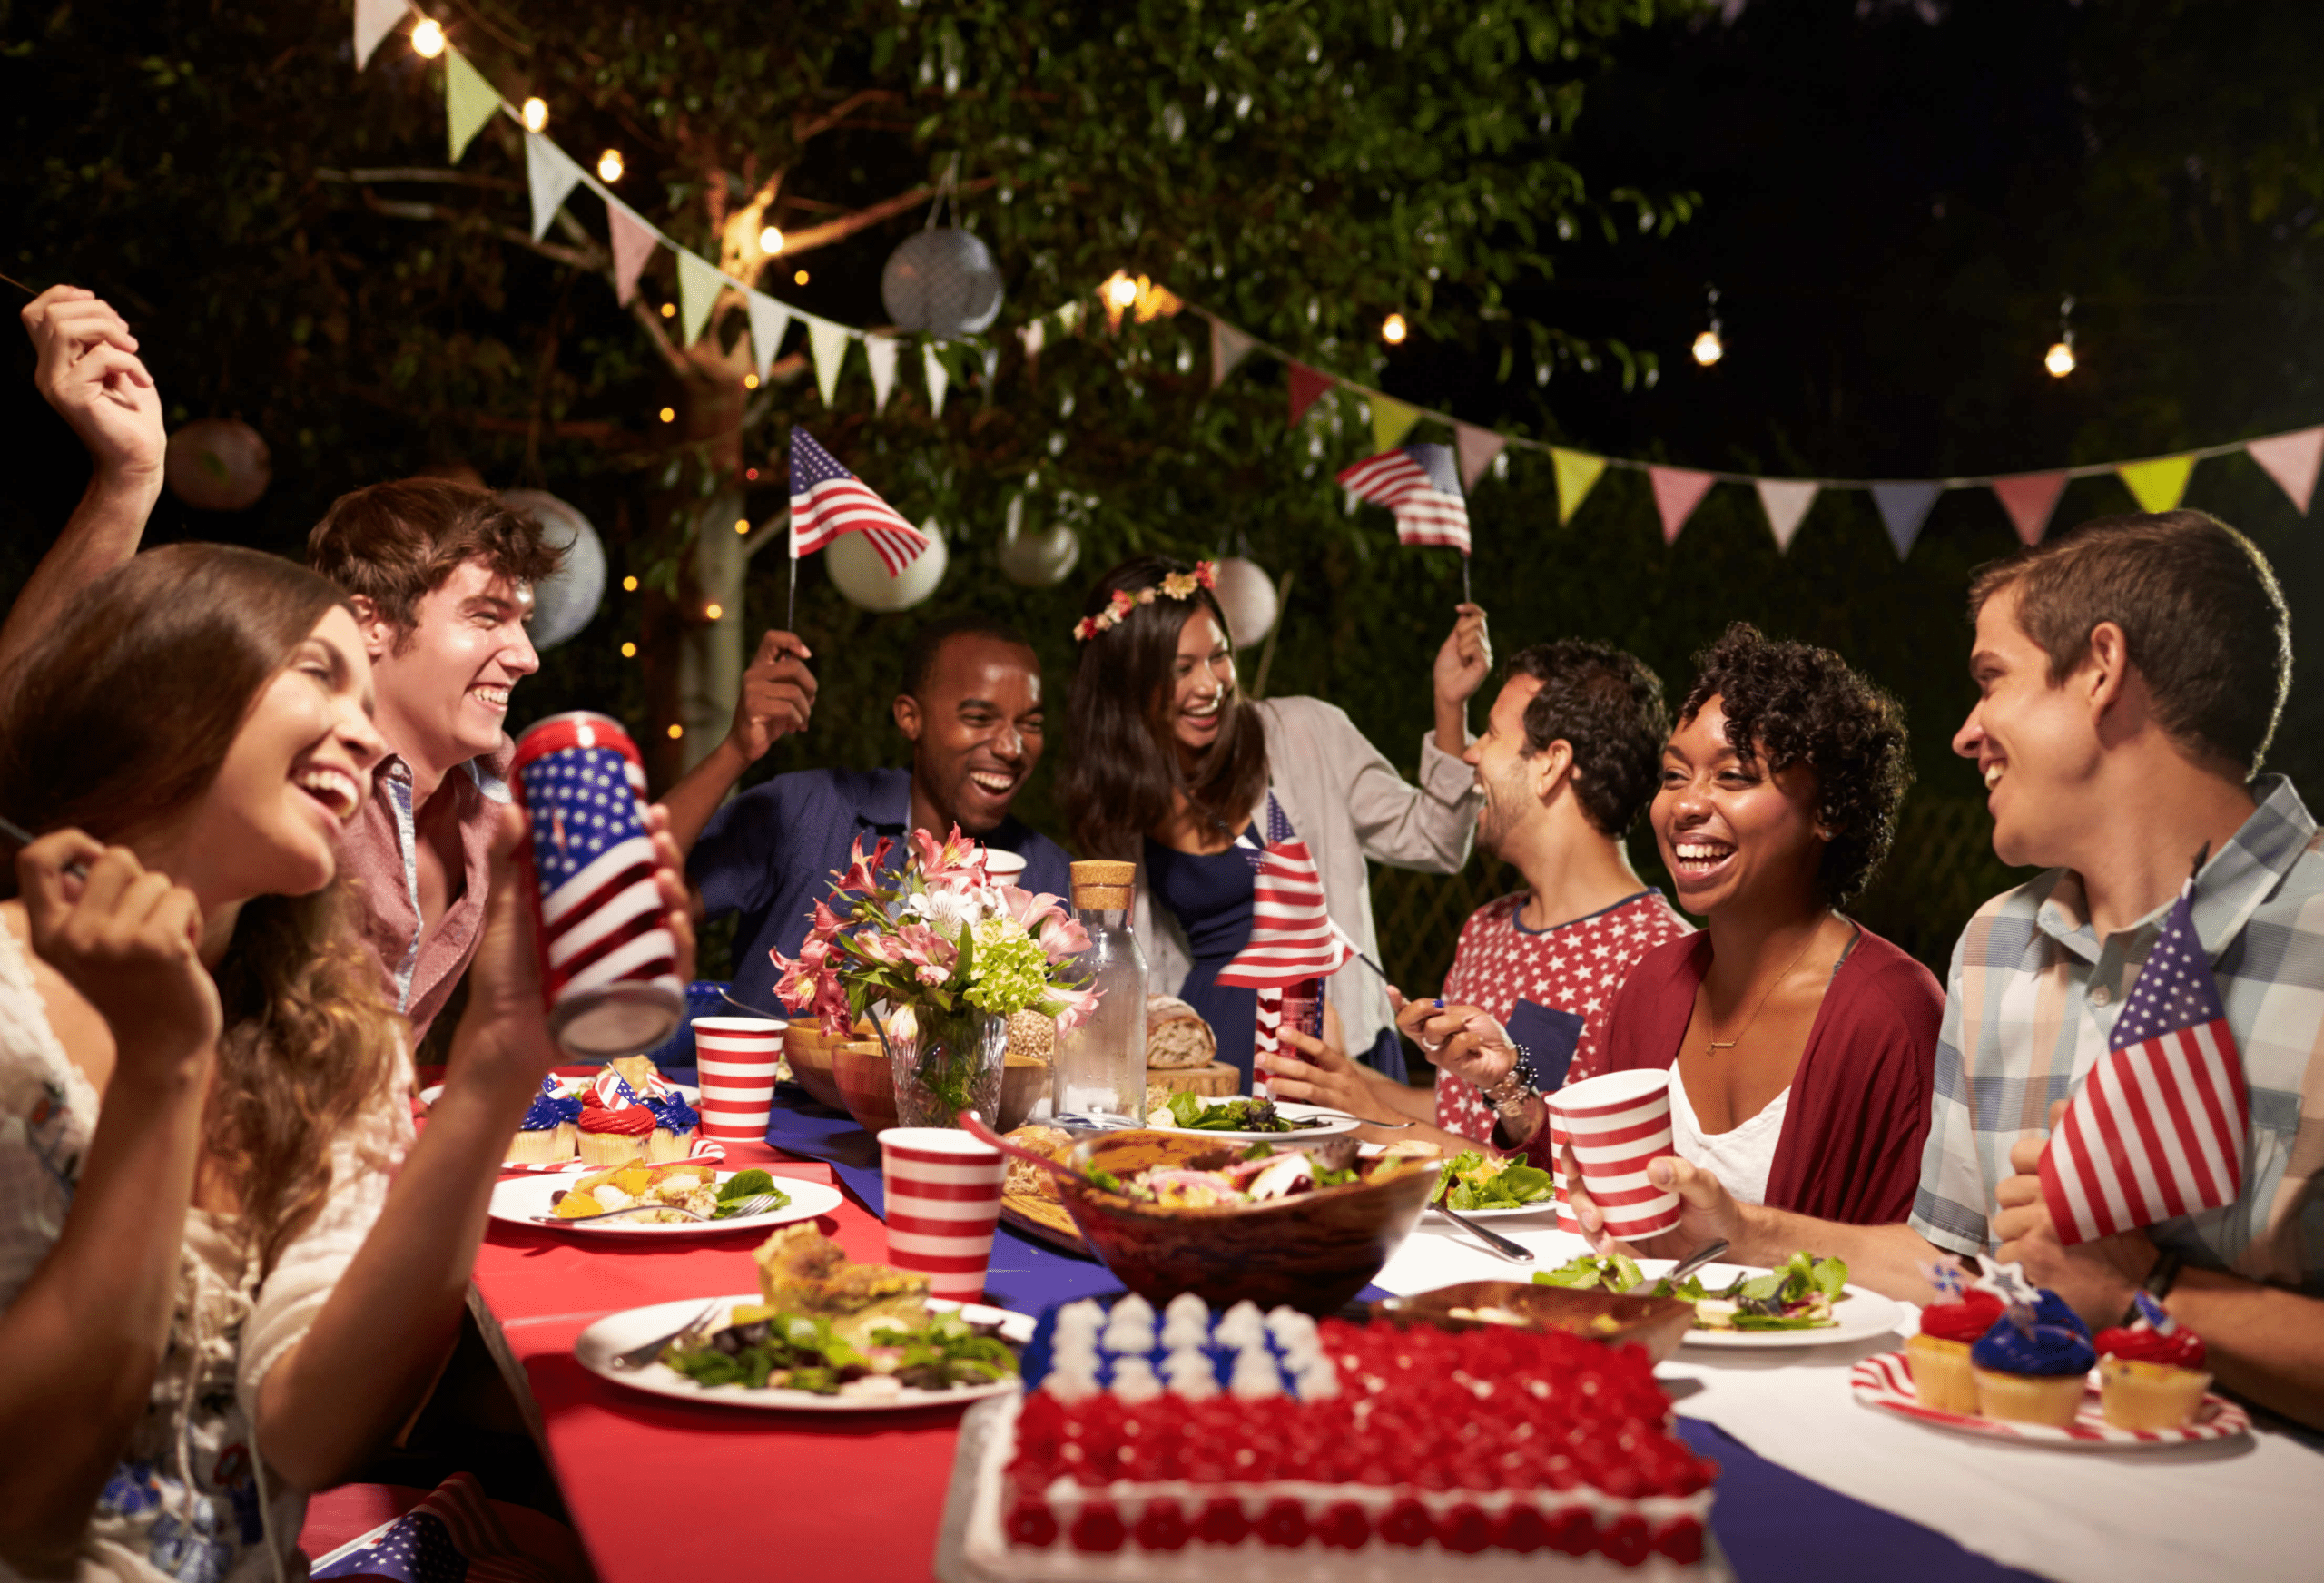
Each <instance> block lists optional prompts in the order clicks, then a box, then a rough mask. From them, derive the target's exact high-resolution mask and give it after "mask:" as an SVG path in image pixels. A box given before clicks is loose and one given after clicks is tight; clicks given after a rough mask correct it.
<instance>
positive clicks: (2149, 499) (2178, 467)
mask: <svg viewBox="0 0 2324 1583" xmlns="http://www.w3.org/2000/svg"><path fill="white" fill-rule="evenodd" d="M2194 471H2195V458H2194V457H2156V458H2155V459H2154V460H2152V461H2151V462H2123V463H2122V464H2120V465H2119V466H2117V467H2115V469H2114V473H2115V476H2116V477H2119V478H2121V479H2122V482H2123V484H2125V485H2126V486H2128V487H2129V488H2130V491H2131V497H2132V499H2134V500H2136V501H2137V502H2138V503H2139V509H2140V510H2142V511H2176V510H2177V509H2178V508H2179V501H2180V498H2181V497H2182V496H2184V495H2185V494H2186V493H2187V480H2188V478H2189V477H2191V476H2193V474H2194Z"/></svg>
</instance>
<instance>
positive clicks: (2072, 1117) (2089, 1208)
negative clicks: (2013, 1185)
mask: <svg viewBox="0 0 2324 1583" xmlns="http://www.w3.org/2000/svg"><path fill="white" fill-rule="evenodd" d="M2193 892H2194V881H2193V880H2188V882H2187V888H2186V890H2182V891H2181V892H2180V895H2179V900H2177V901H2175V902H2173V903H2171V910H2170V911H2169V912H2168V913H2166V914H2165V915H2164V916H2163V920H2162V932H2161V933H2160V934H2159V935H2157V936H2156V938H2155V942H2154V950H2153V953H2152V955H2150V956H2149V957H2148V958H2147V959H2146V965H2145V966H2144V967H2143V968H2140V969H2139V977H2138V982H2137V983H2136V984H2134V985H2132V987H2131V995H2130V998H2129V999H2128V1000H2126V1001H2124V1002H2123V1003H2122V1016H2121V1017H2120V1018H2118V1019H2117V1020H2116V1021H2115V1024H2114V1036H2113V1037H2112V1040H2110V1041H2109V1045H2110V1047H2109V1048H2108V1049H2107V1051H2106V1053H2105V1054H2104V1055H2102V1056H2101V1057H2099V1058H2098V1061H2097V1064H2096V1065H2095V1066H2093V1067H2091V1069H2090V1072H2089V1074H2088V1076H2086V1077H2083V1080H2082V1086H2081V1088H2080V1089H2079V1090H2077V1091H2076V1092H2075V1094H2074V1096H2073V1099H2072V1100H2071V1101H2070V1102H2068V1104H2067V1106H2066V1110H2065V1115H2064V1116H2063V1117H2062V1118H2061V1119H2060V1120H2059V1123H2058V1129H2057V1131H2056V1132H2054V1133H2053V1134H2052V1135H2051V1136H2050V1141H2049V1143H2048V1144H2047V1145H2044V1147H2043V1150H2042V1165H2041V1175H2042V1197H2043V1202H2044V1203H2046V1204H2048V1205H2049V1209H2050V1219H2051V1221H2052V1222H2053V1224H2055V1225H2056V1227H2057V1233H2058V1240H2059V1241H2060V1242H2062V1243H2065V1244H2069V1245H2071V1244H2075V1243H2082V1242H2088V1241H2089V1240H2090V1239H2092V1238H2093V1237H2101V1236H2107V1235H2111V1234H2113V1233H2115V1232H2122V1231H2134V1230H2136V1229H2137V1228H2139V1227H2141V1226H2147V1225H2152V1224H2154V1223H2155V1222H2157V1221H2159V1220H2170V1219H2173V1218H2176V1217H2177V1216H2180V1215H2182V1214H2199V1213H2201V1211H2203V1210H2206V1209H2217V1208H2219V1207H2220V1206H2221V1205H2222V1204H2232V1203H2234V1202H2235V1200H2236V1197H2237V1196H2238V1195H2240V1193H2241V1192H2242V1190H2243V1136H2244V1129H2245V1126H2246V1117H2247V1116H2248V1115H2249V1114H2250V1104H2249V1101H2248V1099H2247V1097H2246V1096H2245V1093H2244V1087H2243V1059H2242V1057H2241V1055H2240V1053H2239V1052H2238V1051H2237V1049H2236V1047H2235V1036H2234V1035H2233V1034H2232V1033H2230V1032H2229V1030H2228V1026H2227V1010H2226V1008H2225V1007H2224V1006H2223V1005H2222V1004H2221V1000H2220V998H2219V985H2218V984H2217V983H2216V982H2215V981H2214V980H2213V979H2212V978H2211V962H2210V959H2208V958H2207V957H2206V956H2205V955H2204V954H2203V944H2202V941H2201V939H2198V938H2197V937H2196V934H2195V915H2194V909H2193V904H2192V900H2191V898H2192V896H2193Z"/></svg>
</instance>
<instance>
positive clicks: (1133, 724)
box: [1058, 556, 1492, 1083]
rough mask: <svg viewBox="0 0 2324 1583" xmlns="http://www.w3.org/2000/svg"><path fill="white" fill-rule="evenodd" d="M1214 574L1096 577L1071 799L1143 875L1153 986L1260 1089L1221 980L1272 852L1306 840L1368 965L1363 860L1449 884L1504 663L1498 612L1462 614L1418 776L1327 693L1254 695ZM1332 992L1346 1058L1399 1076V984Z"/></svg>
mask: <svg viewBox="0 0 2324 1583" xmlns="http://www.w3.org/2000/svg"><path fill="white" fill-rule="evenodd" d="M1211 586H1212V576H1211V567H1210V563H1209V562H1207V561H1203V562H1197V563H1196V564H1195V565H1187V564H1186V563H1185V562H1183V561H1179V560H1175V559H1173V558H1171V557H1169V556H1140V557H1139V558H1137V559H1136V560H1132V561H1128V562H1125V563H1124V564H1122V565H1118V566H1116V567H1115V568H1114V569H1113V570H1112V571H1110V572H1108V573H1107V574H1106V575H1105V576H1104V577H1103V578H1101V579H1100V580H1099V581H1098V585H1097V587H1096V588H1095V589H1093V590H1092V591H1091V593H1090V596H1089V599H1088V603H1087V604H1086V605H1085V606H1084V608H1085V609H1086V610H1087V611H1088V615H1085V616H1084V618H1083V619H1082V621H1081V622H1080V624H1078V626H1076V627H1075V628H1074V635H1075V637H1076V638H1078V640H1079V641H1080V648H1081V657H1080V664H1079V668H1078V670H1076V672H1075V673H1074V678H1073V691H1072V695H1071V697H1070V699H1069V700H1068V704H1067V711H1066V716H1067V720H1068V734H1067V752H1066V761H1065V768H1064V770H1063V772H1062V773H1061V774H1060V776H1059V785H1058V797H1059V802H1060V804H1061V805H1062V806H1063V808H1064V811H1065V813H1066V816H1067V818H1068V820H1070V821H1072V825H1073V831H1074V835H1075V838H1076V840H1077V841H1078V842H1079V844H1080V847H1081V850H1083V851H1084V852H1085V853H1088V855H1090V856H1093V857H1108V858H1115V859H1124V860H1133V861H1135V862H1137V865H1138V873H1137V919H1136V922H1137V931H1138V935H1139V938H1140V939H1141V940H1142V941H1143V942H1144V944H1145V947H1146V952H1147V961H1148V962H1149V963H1150V964H1151V968H1152V978H1151V982H1152V984H1153V986H1154V988H1156V989H1157V990H1165V989H1167V990H1168V991H1169V992H1171V993H1174V994H1176V995H1177V996H1178V997H1180V998H1182V999H1185V1000H1187V1001H1188V1002H1190V1003H1191V1004H1192V1005H1193V1006H1194V1007H1195V1008H1196V1010H1198V1011H1200V1012H1201V1013H1202V1014H1203V1016H1204V1017H1205V1018H1206V1019H1208V1021H1209V1022H1210V1025H1211V1027H1212V1029H1213V1030H1214V1031H1215V1032H1216V1035H1217V1037H1218V1058H1219V1059H1220V1060H1222V1061H1226V1062H1229V1063H1231V1064H1232V1065H1233V1066H1234V1067H1236V1070H1237V1071H1239V1072H1240V1073H1242V1075H1243V1077H1244V1078H1245V1079H1246V1083H1247V1080H1248V1078H1249V1077H1250V1075H1251V1042H1252V1033H1253V1030H1254V1027H1255V1022H1256V1012H1257V1004H1256V992H1255V991H1253V990H1250V989H1241V988H1232V987H1228V986H1223V985H1220V984H1218V983H1216V976H1217V973H1218V970H1219V969H1220V968H1224V967H1225V966H1226V964H1227V962H1229V961H1230V960H1232V959H1233V958H1234V957H1235V955H1236V952H1238V951H1239V950H1241V949H1243V947H1244V945H1245V944H1246V942H1247V941H1248V940H1249V939H1250V934H1251V917H1252V892H1253V881H1254V880H1255V878H1256V870H1257V864H1258V860H1259V856H1260V853H1261V851H1262V850H1263V849H1264V848H1265V845H1266V844H1267V843H1268V842H1270V841H1285V840H1289V839H1291V838H1293V837H1294V836H1296V837H1297V838H1298V839H1300V840H1302V841H1305V843H1306V845H1307V850H1308V851H1309V853H1310V854H1311V855H1312V856H1313V857H1314V859H1315V867H1316V870H1317V872H1318V873H1319V874H1320V875H1321V877H1322V879H1323V881H1324V905H1325V908H1326V909H1327V910H1328V911H1329V912H1330V914H1331V917H1332V921H1333V922H1334V924H1336V925H1337V926H1338V927H1339V929H1340V930H1341V932H1342V933H1344V935H1345V936H1346V937H1347V939H1349V940H1350V941H1352V942H1353V943H1354V946H1355V947H1356V949H1358V950H1361V951H1362V952H1364V954H1365V955H1366V956H1368V957H1370V958H1372V959H1374V960H1375V961H1376V960H1378V959H1379V954H1380V949H1379V944H1378V940H1377V937H1376V935H1375V933H1374V929H1373V925H1372V890H1371V885H1370V876H1369V874H1368V872H1367V870H1366V869H1365V862H1366V860H1375V861H1379V862H1384V863H1393V864H1394V865H1395V866H1397V867H1399V868H1405V869H1419V870H1425V871H1427V872H1430V873H1438V874H1449V873H1452V872H1454V871H1456V870H1458V869H1459V868H1460V867H1461V865H1462V863H1464V862H1466V861H1467V860H1468V857H1469V844H1470V841H1471V840H1472V838H1473V837H1474V835H1475V832H1476V816H1477V806H1478V793H1477V790H1476V778H1475V776H1474V775H1473V774H1472V772H1471V771H1470V769H1469V766H1468V765H1467V764H1465V763H1463V762H1462V761H1461V756H1460V755H1461V753H1462V750H1463V749H1465V748H1466V747H1467V745H1468V723H1467V713H1468V700H1469V698H1470V696H1471V695H1472V693H1475V692H1476V690H1477V688H1478V687H1479V686H1480V685H1481V684H1482V683H1483V681H1484V678H1485V674H1486V672H1487V671H1488V670H1489V669H1490V668H1491V666H1492V649H1491V645H1490V644H1489V642H1488V640H1487V638H1486V634H1485V615H1484V612H1483V611H1482V610H1481V609H1479V608H1478V607H1477V606H1475V605H1461V606H1460V607H1459V618H1458V620H1457V621H1456V623H1455V624H1454V625H1453V628H1452V634H1451V635H1450V636H1448V637H1447V638H1446V639H1445V640H1444V643H1443V647H1441V648H1440V649H1439V650H1438V651H1437V654H1436V664H1435V670H1434V680H1435V688H1436V723H1435V729H1434V730H1433V732H1432V733H1429V734H1428V735H1427V736H1424V737H1423V739H1422V742H1421V762H1420V784H1419V785H1417V786H1415V785H1413V784H1411V783H1410V782H1406V781H1405V780H1404V779H1403V776H1401V775H1400V774H1398V773H1397V772H1396V770H1395V767H1394V766H1393V765H1392V764H1391V763H1390V762H1388V760H1387V758H1386V757H1385V756H1384V755H1383V754H1382V753H1381V752H1380V751H1379V750H1378V749H1377V748H1375V747H1374V746H1373V745H1372V744H1371V742H1367V741H1366V740H1365V739H1364V734H1363V733H1361V732H1359V731H1357V730H1356V728H1355V725H1354V723H1353V722H1352V721H1350V720H1349V719H1348V717H1347V715H1346V714H1345V713H1343V712H1342V711H1341V710H1339V709H1337V708H1335V707H1334V706H1333V705H1331V704H1329V703H1324V701H1323V700H1321V699H1318V698H1270V699H1267V700H1265V701H1263V702H1262V701H1255V700H1251V699H1246V698H1245V697H1243V696H1242V694H1241V693H1240V692H1239V691H1238V689H1237V687H1236V674H1235V647H1234V643H1233V640H1232V639H1231V638H1230V637H1229V636H1228V635H1227V630H1226V615H1225V613H1224V612H1223V611H1222V610H1221V609H1220V608H1219V605H1218V601H1217V599H1216V596H1215V595H1213V593H1212V592H1211ZM1328 996H1329V999H1330V1002H1331V1004H1332V1005H1333V1006H1334V1008H1337V1010H1338V1013H1339V1019H1340V1024H1341V1027H1342V1028H1343V1030H1344V1035H1345V1038H1346V1047H1347V1048H1348V1049H1349V1050H1351V1051H1353V1052H1356V1053H1358V1054H1360V1055H1364V1056H1365V1057H1368V1058H1369V1059H1370V1060H1371V1061H1372V1063H1373V1064H1374V1066H1375V1067H1379V1069H1381V1070H1382V1071H1383V1072H1384V1073H1386V1074H1388V1075H1389V1076H1391V1077H1401V1076H1402V1075H1403V1056H1402V1054H1401V1053H1400V1051H1399V1049H1398V1047H1397V1044H1396V1033H1395V1026H1394V1022H1393V1018H1392V1016H1391V1014H1390V1011H1389V1008H1388V998H1387V991H1386V986H1385V985H1384V984H1383V983H1382V982H1381V981H1380V978H1379V976H1378V975H1377V974H1375V973H1374V972H1372V971H1371V970H1370V969H1369V968H1364V967H1363V966H1362V965H1357V966H1355V967H1353V968H1350V969H1349V970H1347V971H1345V972H1342V973H1339V974H1336V975H1334V977H1333V978H1331V979H1330V981H1329V988H1328Z"/></svg>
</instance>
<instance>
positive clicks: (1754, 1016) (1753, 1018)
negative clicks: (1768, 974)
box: [1703, 921, 1824, 1055]
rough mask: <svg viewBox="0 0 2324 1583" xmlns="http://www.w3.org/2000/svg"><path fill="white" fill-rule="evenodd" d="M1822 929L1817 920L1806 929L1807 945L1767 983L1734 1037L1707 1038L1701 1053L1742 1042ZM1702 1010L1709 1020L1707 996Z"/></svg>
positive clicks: (1726, 1047) (1706, 1053)
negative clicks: (1707, 1040)
mask: <svg viewBox="0 0 2324 1583" xmlns="http://www.w3.org/2000/svg"><path fill="white" fill-rule="evenodd" d="M1823 930H1824V926H1823V924H1822V923H1821V922H1820V921H1819V922H1818V923H1817V925H1816V927H1815V928H1814V929H1809V930H1808V931H1807V945H1804V946H1801V947H1800V948H1799V954H1798V955H1797V956H1796V957H1794V958H1792V959H1791V963H1790V966H1788V967H1787V968H1784V970H1783V971H1782V972H1780V973H1777V975H1776V980H1775V983H1773V984H1770V985H1768V988H1767V990H1766V992H1765V993H1764V994H1762V995H1761V996H1760V997H1759V1003H1758V1005H1757V1006H1754V1007H1753V1008H1751V1015H1750V1018H1748V1020H1747V1021H1746V1022H1745V1023H1744V1024H1743V1026H1742V1027H1739V1028H1738V1029H1736V1031H1735V1037H1733V1038H1731V1039H1711V1040H1709V1042H1708V1044H1707V1045H1706V1046H1705V1047H1704V1050H1703V1053H1704V1054H1705V1055H1709V1054H1710V1053H1711V1052H1712V1051H1714V1050H1731V1049H1733V1048H1734V1047H1736V1046H1737V1045H1739V1044H1741V1043H1742V1042H1743V1036H1744V1035H1745V1034H1747V1033H1749V1032H1750V1031H1751V1024H1752V1023H1755V1022H1757V1021H1758V1020H1759V1013H1761V1012H1762V1011H1765V1010H1766V1009H1767V1008H1768V999H1769V998H1771V997H1773V996H1774V994H1775V992H1776V990H1777V988H1778V987H1779V986H1780V985H1781V984H1782V983H1783V981H1784V980H1785V979H1786V978H1790V977H1791V971H1792V968H1797V967H1798V966H1799V964H1800V963H1801V962H1802V961H1804V960H1806V959H1807V952H1808V949H1809V948H1810V947H1812V946H1814V945H1815V943H1816V937H1817V935H1818V934H1821V933H1822V932H1823ZM1703 1011H1704V1012H1705V1014H1706V1015H1705V1018H1704V1020H1705V1021H1709V1015H1708V1014H1709V1011H1710V1003H1709V997H1705V998H1704V1003H1703ZM1705 1031H1706V1032H1709V1031H1715V1030H1710V1029H1706V1030H1705Z"/></svg>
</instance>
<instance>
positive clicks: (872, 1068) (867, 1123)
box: [832, 1038, 896, 1137]
mask: <svg viewBox="0 0 2324 1583" xmlns="http://www.w3.org/2000/svg"><path fill="white" fill-rule="evenodd" d="M832 1077H835V1078H837V1079H838V1081H839V1099H840V1108H841V1109H842V1110H844V1111H846V1112H847V1113H848V1115H850V1116H853V1117H855V1125H856V1126H860V1127H862V1129H863V1130H864V1131H865V1132H868V1133H870V1134H871V1135H872V1136H873V1137H878V1136H880V1135H881V1133H883V1132H885V1131H887V1130H888V1129H889V1128H890V1127H891V1126H895V1125H896V1072H895V1067H893V1066H891V1065H890V1063H889V1060H888V1052H887V1050H886V1049H885V1048H884V1047H882V1046H881V1043H880V1041H879V1040H878V1039H876V1038H869V1039H849V1040H846V1041H845V1042H843V1043H839V1044H835V1045H834V1046H833V1047H832Z"/></svg>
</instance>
